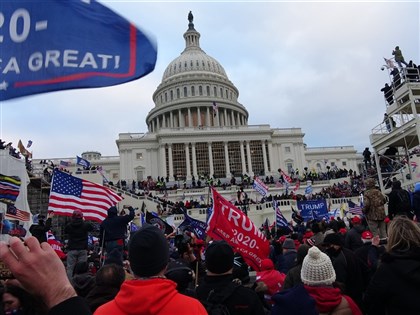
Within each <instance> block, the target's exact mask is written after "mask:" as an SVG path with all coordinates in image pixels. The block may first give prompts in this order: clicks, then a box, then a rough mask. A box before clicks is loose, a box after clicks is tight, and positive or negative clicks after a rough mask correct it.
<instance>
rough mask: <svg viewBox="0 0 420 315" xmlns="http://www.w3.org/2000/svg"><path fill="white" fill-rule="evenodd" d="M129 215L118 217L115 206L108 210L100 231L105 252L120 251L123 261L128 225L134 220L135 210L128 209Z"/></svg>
mask: <svg viewBox="0 0 420 315" xmlns="http://www.w3.org/2000/svg"><path fill="white" fill-rule="evenodd" d="M128 211H129V214H127V215H124V216H119V215H118V210H117V208H116V207H115V206H112V207H110V208H109V209H108V216H107V217H106V218H105V220H103V221H102V223H101V226H100V230H99V238H100V239H99V241H100V244H101V245H102V244H104V247H105V252H106V253H107V254H108V253H110V252H111V251H112V250H113V249H114V248H116V249H118V251H119V252H120V254H121V255H120V256H121V262H122V261H123V251H124V246H125V240H126V237H127V235H126V234H127V224H128V223H129V222H130V221H131V220H133V219H134V208H133V207H128Z"/></svg>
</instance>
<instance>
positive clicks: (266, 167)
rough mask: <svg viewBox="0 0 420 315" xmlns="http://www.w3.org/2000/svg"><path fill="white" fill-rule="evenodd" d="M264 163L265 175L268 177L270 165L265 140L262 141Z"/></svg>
mask: <svg viewBox="0 0 420 315" xmlns="http://www.w3.org/2000/svg"><path fill="white" fill-rule="evenodd" d="M261 146H262V153H263V163H264V175H266V176H267V175H268V163H267V152H266V151H265V140H261Z"/></svg>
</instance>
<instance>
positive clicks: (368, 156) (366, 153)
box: [362, 148, 372, 169]
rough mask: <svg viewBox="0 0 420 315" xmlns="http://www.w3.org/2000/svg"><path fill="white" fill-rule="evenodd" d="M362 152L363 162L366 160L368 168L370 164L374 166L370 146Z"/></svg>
mask: <svg viewBox="0 0 420 315" xmlns="http://www.w3.org/2000/svg"><path fill="white" fill-rule="evenodd" d="M362 154H363V162H365V166H366V169H368V168H369V167H370V166H372V160H371V156H372V153H371V152H370V150H369V148H365V150H364V151H363V153H362Z"/></svg>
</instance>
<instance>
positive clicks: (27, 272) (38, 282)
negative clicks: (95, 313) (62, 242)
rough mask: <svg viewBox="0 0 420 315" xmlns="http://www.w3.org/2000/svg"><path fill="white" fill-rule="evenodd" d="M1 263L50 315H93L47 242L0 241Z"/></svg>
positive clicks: (34, 239)
mask: <svg viewBox="0 0 420 315" xmlns="http://www.w3.org/2000/svg"><path fill="white" fill-rule="evenodd" d="M0 260H1V261H3V262H4V264H5V265H6V266H7V268H9V269H10V271H11V272H12V274H13V276H14V277H15V278H16V279H17V280H18V281H19V283H20V285H21V286H22V287H23V288H24V289H25V290H26V291H28V292H29V293H31V294H33V295H34V296H36V297H37V298H39V299H40V300H41V301H42V302H43V303H44V304H45V305H46V308H47V310H48V315H74V314H77V315H91V314H92V313H91V311H90V310H89V307H88V305H87V303H86V301H85V300H84V299H83V298H81V297H78V296H77V294H76V291H75V290H74V288H73V286H72V285H71V283H70V280H69V278H68V277H67V273H66V269H65V267H64V265H63V263H62V261H61V260H60V258H59V257H58V256H57V254H56V253H55V251H54V250H53V249H52V248H51V246H49V245H48V244H47V243H42V244H40V243H39V241H38V239H37V238H36V237H33V236H30V237H28V238H27V239H26V240H25V243H23V242H22V241H21V240H20V239H19V238H17V237H11V238H10V240H9V243H6V242H3V241H1V242H0Z"/></svg>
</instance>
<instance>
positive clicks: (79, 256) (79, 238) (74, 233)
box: [64, 210, 93, 279]
mask: <svg viewBox="0 0 420 315" xmlns="http://www.w3.org/2000/svg"><path fill="white" fill-rule="evenodd" d="M91 231H93V225H92V224H90V223H88V222H85V221H84V220H83V212H82V211H80V210H74V211H73V214H72V218H71V221H70V223H68V224H67V225H66V227H65V228H64V233H66V234H67V236H68V243H67V266H66V270H67V276H68V277H69V279H72V277H73V270H74V266H75V265H76V264H77V263H78V262H87V249H88V234H89V232H91Z"/></svg>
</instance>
